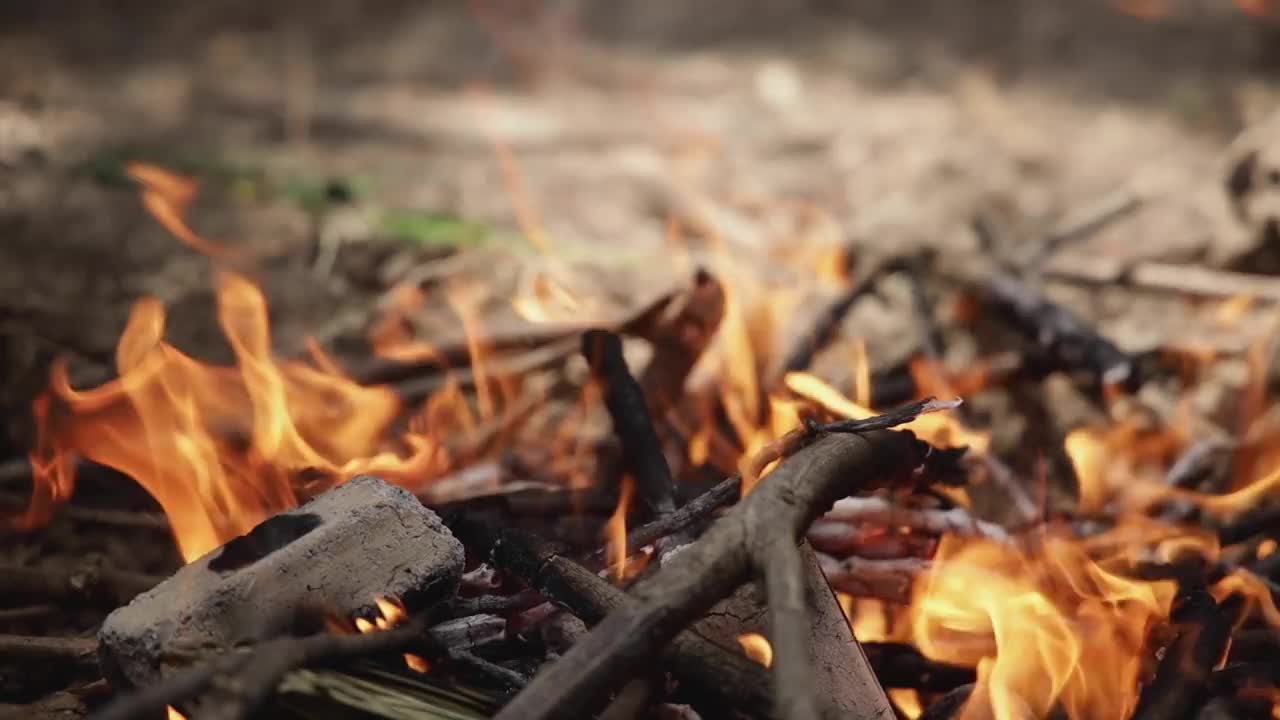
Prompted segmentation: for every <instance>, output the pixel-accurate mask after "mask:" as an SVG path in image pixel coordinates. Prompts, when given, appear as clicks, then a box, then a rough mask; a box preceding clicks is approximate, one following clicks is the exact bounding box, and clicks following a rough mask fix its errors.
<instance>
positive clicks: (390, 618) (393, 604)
mask: <svg viewBox="0 0 1280 720" xmlns="http://www.w3.org/2000/svg"><path fill="white" fill-rule="evenodd" d="M373 603H374V605H375V606H376V607H377V609H378V616H377V617H375V618H374V619H373V620H369V619H367V618H362V617H357V618H356V619H355V626H356V630H359V631H360V632H362V633H371V632H376V631H379V630H389V629H391V628H393V627H395V626H397V625H399V624H401V623H403V622H404V621H405V619H407V618H408V614H407V613H406V612H405V610H404V606H403V605H401V604H400V601H399V600H397V599H396V598H393V597H387V596H385V595H378V596H376V597H374V599H373ZM404 663H405V665H408V666H409V669H410V670H414V671H415V672H420V673H425V672H429V671H430V670H431V663H429V662H427V659H426V658H424V657H422V656H421V655H415V654H413V653H404Z"/></svg>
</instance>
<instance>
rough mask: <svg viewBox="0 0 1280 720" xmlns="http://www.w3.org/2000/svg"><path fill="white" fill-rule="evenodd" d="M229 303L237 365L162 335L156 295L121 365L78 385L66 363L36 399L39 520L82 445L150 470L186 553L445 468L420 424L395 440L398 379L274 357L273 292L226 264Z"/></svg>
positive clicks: (143, 473)
mask: <svg viewBox="0 0 1280 720" xmlns="http://www.w3.org/2000/svg"><path fill="white" fill-rule="evenodd" d="M218 317H219V322H220V324H221V325H222V329H223V331H224V332H225V333H226V336H227V339H228V340H229V341H230V344H231V347H232V349H233V350H234V353H235V357H236V366H235V367H216V366H210V365H206V364H203V363H201V362H199V361H197V360H195V359H194V358H192V357H190V356H188V355H186V354H184V353H182V352H181V351H180V350H178V349H177V348H175V347H173V346H172V345H169V344H167V343H165V342H164V341H163V339H162V338H163V335H164V326H165V313H164V309H163V308H162V307H161V305H160V303H159V302H157V301H156V300H151V299H148V300H142V301H140V302H139V303H138V304H137V305H136V306H135V307H134V310H133V314H132V315H131V317H130V319H129V323H128V326H127V327H126V328H125V332H124V335H123V336H122V338H121V340H120V346H119V348H118V350H117V353H116V364H117V368H118V370H119V373H120V377H119V379H117V380H113V381H111V382H109V383H107V384H105V385H103V386H101V387H98V388H95V389H92V390H85V391H80V390H76V389H74V388H72V387H71V384H70V381H69V380H68V377H67V373H66V368H65V367H64V366H63V365H61V364H58V365H55V367H54V371H53V379H52V383H51V388H50V391H49V394H48V395H46V396H43V397H42V398H41V399H39V400H38V401H37V404H36V410H37V418H38V420H39V421H40V426H39V428H38V431H39V434H40V441H39V443H38V445H37V451H36V452H37V457H36V458H35V460H36V461H35V463H34V465H33V467H34V474H35V483H36V486H37V488H38V491H37V493H36V495H35V497H36V498H37V500H36V501H34V502H33V504H32V507H31V509H30V510H29V512H28V515H27V522H28V523H31V522H36V521H38V520H39V516H40V514H41V513H43V512H47V506H48V504H49V502H48V501H50V500H64V499H66V497H67V496H68V495H69V494H70V490H71V488H72V487H73V484H74V468H75V460H74V458H75V457H76V456H83V457H86V458H88V459H90V460H94V461H96V462H99V463H102V464H105V465H110V466H112V467H114V468H117V469H119V470H121V471H122V472H125V473H127V474H129V475H130V476H132V477H133V478H135V479H136V480H137V481H138V482H139V483H141V484H142V485H143V487H145V488H146V489H147V491H148V492H150V493H151V495H152V496H153V497H155V498H156V500H157V501H159V503H160V505H161V507H163V509H164V511H165V514H166V515H167V516H168V518H169V521H170V523H171V524H172V526H173V530H174V535H175V537H176V538H177V541H178V546H179V549H180V550H181V552H182V555H183V557H184V558H186V559H187V560H188V561H190V560H192V559H195V558H197V557H199V556H201V555H203V554H204V553H206V552H208V551H209V550H212V549H213V548H215V547H217V546H218V545H219V544H220V543H222V542H225V541H226V540H228V539H230V538H232V537H235V536H237V535H240V534H242V533H244V532H247V531H248V530H250V529H251V528H253V527H254V526H255V525H257V524H258V523H259V522H261V521H262V520H264V519H266V518H267V517H268V516H270V515H271V514H273V513H276V512H279V511H281V510H284V509H287V508H290V507H293V506H295V505H297V503H298V501H299V497H300V495H308V494H312V493H314V492H315V491H317V490H321V489H324V488H325V487H327V486H329V485H332V484H335V483H339V482H342V481H344V480H346V479H348V478H350V477H353V476H355V475H357V474H360V473H377V474H380V475H382V476H384V477H387V478H389V479H394V480H398V481H401V482H403V483H410V484H412V483H418V482H422V481H424V480H427V479H429V478H431V477H433V476H436V475H438V474H440V473H441V472H442V471H443V470H444V468H445V457H444V455H443V453H442V452H441V450H440V447H439V444H438V443H436V442H433V441H432V440H430V439H429V438H427V437H425V436H423V435H413V434H409V435H404V436H403V437H402V442H403V445H404V447H405V449H404V450H401V451H399V452H396V451H393V450H391V449H387V448H386V447H385V440H384V439H385V438H387V437H389V436H391V435H392V433H391V432H390V426H391V423H392V421H393V420H394V419H395V418H396V417H397V415H398V414H399V412H400V402H399V400H398V398H397V397H396V396H395V394H394V393H393V392H392V391H391V390H389V389H386V388H369V387H362V386H360V385H357V384H356V383H354V382H352V381H350V380H348V379H346V378H344V377H342V376H339V375H334V374H332V373H329V372H325V371H323V370H320V369H317V368H315V367H312V366H310V365H307V364H304V363H302V362H279V363H278V362H276V361H275V360H273V359H272V357H271V343H270V331H269V326H268V322H267V308H266V301H265V299H264V298H263V296H262V294H261V292H259V291H258V289H257V288H256V287H254V286H253V284H252V283H250V282H249V281H248V280H246V279H244V278H243V277H240V276H238V275H233V274H226V275H223V276H222V277H221V282H220V287H219V289H218Z"/></svg>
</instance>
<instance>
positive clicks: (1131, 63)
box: [0, 0, 1280, 701]
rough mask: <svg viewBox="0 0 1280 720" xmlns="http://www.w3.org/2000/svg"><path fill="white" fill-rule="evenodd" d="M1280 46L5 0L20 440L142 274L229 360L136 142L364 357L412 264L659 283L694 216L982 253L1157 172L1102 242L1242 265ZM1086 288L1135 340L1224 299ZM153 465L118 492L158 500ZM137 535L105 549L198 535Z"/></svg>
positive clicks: (795, 3)
mask: <svg viewBox="0 0 1280 720" xmlns="http://www.w3.org/2000/svg"><path fill="white" fill-rule="evenodd" d="M1120 4H1124V5H1126V6H1129V7H1130V8H1131V9H1133V8H1137V9H1140V10H1141V9H1145V10H1148V11H1149V10H1151V9H1152V8H1159V7H1163V8H1164V9H1165V13H1164V15H1163V17H1160V18H1156V19H1143V18H1139V17H1136V16H1134V15H1132V14H1125V13H1122V12H1120V11H1118V10H1117V9H1116V6H1117V5H1120ZM1278 49H1280V30H1277V25H1276V24H1275V23H1274V22H1272V21H1268V20H1261V19H1257V18H1252V17H1250V16H1248V15H1246V14H1245V13H1243V12H1241V11H1239V10H1238V9H1236V8H1235V7H1234V6H1232V4H1231V3H1229V2H1227V0H1221V2H1211V1H1209V0H1200V1H1199V2H1193V0H1185V2H1175V1H1172V0H1171V1H1170V2H1164V3H1159V2H1135V1H1132V0H1131V1H1130V2H1127V3H1119V2H1116V3H1104V2H1101V0H1082V1H1080V2H1064V1H1063V0H1026V1H1024V2H1018V1H1017V0H981V1H979V0H970V1H967V2H958V1H957V0H869V1H867V2H859V3H842V2H833V1H831V0H807V1H804V0H765V1H764V2H743V1H742V0H707V1H704V2H700V3H696V4H687V3H682V2H678V1H676V0H663V1H661V2H645V3H630V4H626V5H621V4H618V3H611V2H600V1H594V0H562V1H559V2H556V1H553V0H546V1H545V2H520V1H517V0H488V1H477V2H469V3H414V2H402V1H399V0H397V1H394V2H391V1H383V0H380V1H378V2H373V1H371V0H365V1H361V0H326V1H323V2H301V1H300V0H281V1H278V2H261V1H260V0H256V1H254V2H249V1H247V0H228V1H227V2H220V3H196V2H191V3H160V2H154V1H151V0H115V1H114V2H101V1H99V0H68V1H66V2H59V3H20V2H19V3H4V4H3V6H2V7H0V237H2V238H3V239H4V242H3V245H2V246H0V253H2V255H0V257H2V260H0V368H2V370H0V413H3V417H5V418H6V420H7V422H6V433H5V436H4V437H0V451H2V452H0V454H2V455H5V456H17V455H20V454H21V453H22V451H23V450H24V449H25V448H26V446H27V444H28V443H29V442H30V432H29V427H28V424H29V423H28V420H27V419H28V416H29V411H28V407H29V402H30V399H31V397H32V395H33V394H34V393H35V392H36V391H38V390H39V388H41V387H42V386H43V385H44V382H45V377H46V374H47V368H48V363H49V361H50V359H51V358H52V357H53V356H55V355H67V356H70V357H71V358H72V359H73V362H74V366H75V367H76V371H77V373H79V374H80V376H82V377H84V378H95V377H97V378H101V377H103V376H104V375H105V374H107V373H109V371H110V367H111V362H112V357H113V351H114V346H115V342H116V339H117V338H118V336H119V334H120V332H121V330H122V328H123V327H124V323H125V321H126V319H127V317H128V312H129V307H130V305H131V304H132V303H133V301H135V300H136V299H138V298H139V297H141V296H144V295H154V296H157V297H159V298H160V299H162V300H163V301H164V302H165V304H166V305H167V306H168V307H169V308H170V313H171V322H170V337H171V338H172V339H173V340H174V342H176V343H177V344H178V345H179V346H180V347H182V348H184V349H186V350H188V351H190V352H192V353H195V354H197V355H200V356H203V357H210V358H214V359H220V358H225V357H226V354H227V349H226V348H225V347H224V346H223V343H222V341H221V339H220V334H219V333H218V330H217V327H216V324H215V323H214V318H213V302H212V287H213V279H214V270H213V266H212V265H211V263H210V261H209V260H208V259H207V258H205V257H202V256H201V255H199V254H198V253H196V252H194V251H193V250H191V249H190V248H189V247H187V246H185V245H183V244H182V243H180V242H178V241H177V240H175V239H174V238H173V237H172V236H171V235H170V234H169V233H168V232H167V231H165V230H164V229H162V228H161V227H159V226H158V225H157V223H156V222H155V221H154V220H153V219H152V218H151V217H149V216H148V214H147V213H146V212H145V210H144V209H143V208H142V206H141V204H140V203H139V201H138V197H137V189H136V187H134V186H133V184H132V183H131V182H130V181H129V180H128V178H127V177H126V176H125V164H126V163H127V162H129V161H136V160H142V161H148V162H153V163H155V164H157V165H160V166H163V167H168V168H170V169H174V170H179V171H182V172H186V173H189V174H191V175H193V176H196V177H198V178H199V179H200V180H201V182H202V186H201V188H202V192H201V195H200V196H199V198H198V200H197V202H196V204H195V206H194V208H193V210H192V218H191V224H192V225H193V226H194V227H195V228H197V229H198V230H199V231H200V232H201V233H203V234H204V235H205V236H207V237H209V238H213V239H216V240H218V241H220V242H224V243H226V244H228V245H233V246H236V247H242V248H247V249H249V250H250V252H251V253H252V254H253V255H254V256H255V261H254V262H253V264H252V268H251V273H252V274H253V275H254V277H255V278H257V279H258V280H260V282H261V283H262V284H263V287H264V288H265V289H266V291H267V293H268V294H269V296H270V298H271V303H272V315H273V321H274V323H275V334H276V340H277V342H278V344H279V345H280V350H281V352H284V353H289V352H295V351H296V350H297V349H298V348H299V347H300V344H301V341H302V339H303V338H304V337H305V336H307V335H314V336H316V337H318V338H320V339H321V341H322V342H323V343H324V344H325V345H326V346H328V347H330V348H333V349H334V350H335V351H336V352H337V353H338V354H339V356H340V357H343V358H355V357H359V356H362V355H363V354H364V353H365V348H364V345H363V341H362V338H363V337H364V335H365V333H366V331H367V329H368V327H369V324H370V322H371V318H372V316H373V311H374V309H375V307H376V305H377V302H378V299H379V298H380V297H382V296H383V294H384V293H386V292H387V290H388V289H389V288H390V286H391V285H392V284H393V281H394V280H395V279H396V278H399V277H403V276H404V274H405V273H406V272H409V270H410V269H411V268H413V267H425V266H429V265H430V263H432V262H439V261H438V258H440V257H441V256H444V255H448V254H450V253H453V252H455V251H457V250H459V249H461V250H463V251H465V252H480V253H491V254H489V255H485V257H488V258H494V257H502V258H508V257H514V258H516V260H514V261H509V260H503V261H502V262H496V261H495V262H492V263H491V262H485V263H480V264H477V265H475V266H473V267H472V268H471V269H470V272H472V273H474V274H475V275H477V276H479V277H482V278H483V277H488V276H493V277H498V276H501V277H503V278H506V279H505V280H503V281H502V282H501V283H499V282H496V281H495V287H494V288H493V289H491V292H492V294H493V295H494V296H495V297H497V298H499V299H502V297H503V295H504V293H505V292H506V290H504V289H503V288H506V287H508V286H507V285H505V284H503V283H507V282H511V283H515V282H518V279H512V277H514V276H511V275H510V273H508V272H507V271H506V270H505V269H504V268H506V267H507V265H508V264H510V263H512V262H514V263H516V264H520V263H533V262H536V260H537V255H538V253H537V252H536V250H538V249H539V248H540V247H542V248H545V249H546V251H547V253H548V254H550V255H552V256H555V257H557V258H561V259H568V260H569V261H571V262H572V263H574V264H575V267H576V268H578V269H581V268H583V267H592V268H594V269H595V270H597V271H599V272H607V273H608V277H609V278H611V280H610V281H609V282H608V283H601V282H600V281H596V285H597V286H599V285H605V284H607V285H609V286H611V287H613V288H614V290H615V295H617V296H618V297H617V298H616V302H618V303H622V304H625V303H626V302H628V297H631V296H639V295H642V293H638V292H631V289H633V288H641V289H644V288H652V287H653V286H655V285H656V284H660V283H665V282H669V281H670V280H671V278H674V277H677V276H680V275H681V274H682V273H684V272H685V271H686V270H687V267H688V265H687V263H686V262H685V261H684V259H683V258H684V255H683V254H682V253H681V252H677V251H675V250H673V249H672V245H671V244H670V242H669V226H670V219H671V218H672V217H673V216H679V217H681V218H683V219H684V220H685V221H686V222H685V223H684V225H685V227H686V232H687V233H688V234H689V235H691V236H695V237H697V238H699V241H700V242H702V243H704V244H705V245H707V246H716V247H719V248H720V250H718V251H715V252H712V251H708V252H707V256H708V258H709V259H707V258H702V260H704V261H706V262H710V263H712V264H714V263H715V262H716V258H717V257H720V258H721V259H723V258H724V257H725V256H729V257H733V258H734V262H735V263H738V264H744V263H745V264H750V263H751V262H755V263H756V264H757V265H759V266H762V267H765V268H767V267H768V265H769V263H768V261H767V260H766V258H768V257H770V256H771V255H772V254H774V253H779V252H789V251H790V250H792V249H794V248H795V247H796V246H799V245H802V244H811V245H815V246H829V247H842V246H850V247H852V248H853V249H854V253H855V258H856V257H857V256H859V255H860V254H862V253H867V254H875V253H877V252H885V251H889V250H894V249H900V248H902V247H908V246H916V245H932V246H936V247H938V248H940V249H941V250H943V251H944V252H945V253H950V254H952V256H954V257H959V256H964V255H966V254H971V253H974V252H976V244H975V241H974V239H973V237H972V233H971V232H970V230H969V221H970V219H971V218H972V217H973V216H974V214H975V213H976V212H979V211H982V212H987V213H992V214H994V215H996V216H998V217H1000V218H1002V219H1003V220H1004V221H1005V222H1006V223H1008V225H1009V227H1010V228H1013V229H1014V232H1015V234H1017V235H1018V236H1019V237H1033V236H1037V235H1039V234H1040V233H1042V232H1044V231H1045V229H1046V228H1048V227H1050V226H1052V225H1053V224H1054V222H1055V221H1056V220H1057V219H1058V218H1061V217H1062V216H1064V215H1067V214H1069V213H1071V212H1072V211H1074V210H1077V209H1079V208H1081V207H1083V206H1087V205H1089V204H1090V203H1092V202H1094V201H1096V200H1097V199H1098V198H1100V197H1104V196H1107V195H1109V194H1113V193H1116V192H1118V191H1124V190H1131V191H1137V192H1141V193H1142V194H1144V195H1145V196H1149V198H1150V199H1149V200H1148V201H1147V202H1146V203H1145V204H1144V206H1143V207H1142V208H1141V209H1140V210H1139V211H1138V212H1136V213H1134V214H1133V215H1131V216H1129V217H1127V218H1125V219H1124V220H1122V221H1120V222H1117V223H1114V224H1112V225H1110V226H1108V227H1107V228H1106V229H1105V230H1104V231H1102V232H1100V233H1098V234H1096V235H1094V236H1092V237H1090V238H1089V239H1088V240H1087V241H1086V242H1084V243H1081V244H1079V245H1074V246H1072V247H1071V248H1070V249H1069V250H1068V251H1067V253H1069V254H1076V255H1078V256H1081V257H1112V258H1116V259H1126V260H1127V259H1135V258H1147V259H1159V260H1165V261H1197V262H1205V263H1209V264H1212V265H1219V266H1225V265H1228V264H1229V263H1230V260H1231V258H1232V257H1234V256H1238V255H1239V254H1240V253H1242V252H1247V251H1250V250H1257V249H1258V248H1259V247H1260V244H1259V243H1260V242H1261V239H1262V238H1263V237H1264V236H1265V232H1264V229H1263V228H1264V226H1265V224H1266V222H1267V220H1268V218H1272V217H1275V216H1274V215H1270V214H1268V213H1269V212H1270V211H1268V210H1266V209H1265V207H1264V206H1265V201H1255V200H1252V199H1251V200H1250V202H1252V203H1253V205H1251V206H1250V207H1249V209H1248V211H1247V212H1245V213H1244V215H1243V216H1241V215H1240V214H1238V213H1236V212H1235V211H1234V210H1233V208H1232V207H1231V206H1230V205H1229V203H1228V202H1227V197H1226V194H1225V193H1224V184H1225V181H1226V178H1227V175H1228V172H1229V170H1230V168H1231V164H1232V162H1233V161H1234V160H1235V159H1236V158H1238V156H1239V155H1240V153H1241V152H1243V151H1244V149H1245V148H1254V147H1260V148H1264V149H1265V148H1272V149H1274V150H1277V151H1280V133H1275V132H1269V131H1268V130H1267V128H1268V127H1272V128H1275V127H1277V126H1278V125H1277V124H1276V123H1275V122H1274V121H1273V122H1272V124H1271V125H1270V126H1268V125H1267V124H1266V122H1267V119H1268V118H1269V117H1270V116H1271V115H1272V113H1273V111H1274V110H1275V109H1276V107H1277V99H1280V88H1278V87H1277V85H1276V82H1275V80H1276V73H1277V70H1280V50H1278ZM1278 184H1280V183H1278ZM1251 197H1252V196H1251ZM1258 208H1262V209H1258ZM690 228H692V229H690ZM711 236H714V237H715V238H717V239H716V241H715V242H714V243H712V242H709V241H708V240H707V238H708V237H711ZM334 253H336V254H334ZM717 253H718V254H717ZM743 258H749V259H755V260H743ZM584 282H587V281H584ZM779 282H783V283H790V284H792V285H795V286H796V287H797V288H800V289H806V288H808V287H809V286H816V285H817V283H816V281H814V280H813V279H812V278H809V277H804V276H794V275H790V276H786V277H784V278H782V279H781V280H779ZM1055 292H1060V296H1061V297H1062V298H1063V299H1064V300H1066V301H1069V302H1071V303H1073V304H1074V305H1075V306H1076V307H1078V308H1080V309H1082V310H1083V311H1084V312H1085V313H1086V314H1087V315H1088V316H1089V317H1091V318H1093V319H1094V320H1095V321H1097V322H1099V323H1100V326H1101V327H1103V328H1104V329H1106V330H1108V331H1109V332H1110V333H1111V334H1112V336H1113V337H1114V338H1115V339H1116V340H1117V341H1118V342H1120V343H1121V344H1122V345H1124V346H1126V348H1130V349H1135V350H1136V349H1147V348H1151V347H1157V346H1160V345H1162V344H1166V343H1168V342H1170V340H1171V339H1177V338H1178V337H1180V336H1185V335H1186V334H1188V333H1193V332H1195V331H1196V330H1195V327H1196V326H1195V322H1196V321H1195V320H1194V318H1198V317H1200V314H1203V313H1202V312H1201V311H1202V310H1204V309H1203V308H1197V307H1192V306H1188V305H1185V304H1184V303H1182V301H1180V300H1179V301H1177V302H1176V303H1174V304H1170V303H1169V301H1168V300H1167V299H1166V300H1154V299H1149V298H1139V297H1135V296H1133V295H1132V294H1131V293H1124V292H1119V291H1116V292H1111V291H1108V292H1104V293H1082V292H1080V291H1078V290H1077V291H1074V292H1073V291H1072V290H1071V289H1070V288H1059V289H1057V290H1055ZM1142 303H1147V305H1150V307H1149V308H1148V307H1147V305H1142ZM1135 304H1137V305H1135ZM1134 307H1141V308H1145V309H1142V310H1140V311H1135V310H1134ZM876 312H877V311H874V310H871V311H867V312H863V313H862V315H861V316H855V318H853V319H852V320H851V322H865V323H866V324H867V326H868V327H869V328H871V329H869V330H868V331H867V334H868V335H869V337H870V340H871V343H870V345H871V347H872V355H873V359H875V358H877V357H878V358H881V359H883V358H888V357H892V356H893V354H894V352H896V351H894V350H891V349H889V345H891V344H892V343H893V341H894V336H895V335H897V336H901V335H902V334H903V333H902V332H901V327H900V325H895V322H896V320H894V319H893V317H896V316H886V317H888V318H889V319H885V318H877V317H873V316H874V315H876ZM1206 312H1207V311H1206ZM868 313H869V314H870V315H871V316H868ZM1197 313H1199V314H1197ZM876 328H878V329H876ZM876 333H880V335H881V336H883V337H884V338H885V341H884V343H882V344H877V342H876ZM118 487H119V485H118V484H112V483H110V482H106V484H105V485H104V488H108V489H106V490H103V491H102V492H101V493H100V495H99V496H96V497H97V501H100V502H102V503H103V504H106V505H119V506H136V505H138V504H139V503H141V502H142V501H141V500H140V499H139V495H140V494H127V493H126V494H121V493H120V492H119V491H118ZM93 488H94V483H93V482H92V481H91V482H89V484H88V487H87V489H86V492H87V497H88V498H89V500H88V501H87V502H90V503H93V502H95V495H94V490H93ZM23 491H24V488H23V487H22V486H21V484H18V485H12V486H10V487H8V488H7V489H6V492H9V493H11V494H13V495H14V497H18V496H20V494H21V493H22V492H23ZM11 499H12V498H11ZM67 532H68V529H67V526H66V525H65V524H64V523H63V522H62V521H60V522H59V523H58V524H55V525H54V526H53V527H51V528H50V529H49V530H47V531H43V532H41V533H37V534H36V535H33V536H27V537H24V538H21V539H14V538H6V540H5V544H6V545H7V546H8V547H7V548H5V551H4V554H5V555H6V560H7V561H10V562H13V561H17V562H25V561H26V560H30V559H31V558H34V557H37V556H41V555H43V556H45V557H47V556H49V555H50V554H51V552H52V554H57V552H55V551H58V549H59V548H63V549H65V550H67V552H66V553H65V554H67V555H68V556H69V557H71V556H74V559H75V560H76V561H77V562H78V561H79V560H81V559H83V558H81V557H79V556H80V555H81V554H82V551H83V544H82V543H81V542H80V541H77V542H73V543H71V544H70V545H68V546H65V547H64V546H62V545H60V543H61V542H62V538H64V537H65V534H66V533H67ZM142 532H146V531H142ZM153 537H154V536H153ZM152 544H153V545H155V543H152ZM143 545H146V544H145V543H143ZM135 546H136V543H135V542H133V541H132V540H131V537H123V536H122V537H120V538H114V539H111V540H109V541H107V540H104V541H103V542H102V547H101V548H98V550H99V551H100V552H102V553H106V554H109V555H110V554H114V555H115V556H116V557H115V558H114V559H113V560H110V561H109V562H108V564H112V565H116V566H126V567H127V566H130V563H132V568H133V569H135V570H139V571H146V572H157V573H163V572H167V571H168V570H170V569H172V567H173V566H175V564H176V556H175V555H174V554H173V553H172V551H171V550H170V549H168V548H164V547H160V548H157V550H156V553H151V554H144V555H145V556H144V557H138V558H135V559H134V560H133V561H131V560H130V559H128V557H127V556H128V555H129V551H128V550H127V548H131V547H135ZM51 548H52V549H53V550H52V551H51ZM122 548H125V549H124V550H122ZM24 558H25V559H26V560H24ZM68 562H71V560H68ZM94 621H95V619H94V618H93V617H85V618H72V619H70V620H69V621H68V622H69V623H70V624H71V625H73V626H79V627H80V629H87V628H89V627H91V626H92V624H93V622H94ZM55 686H56V683H54V682H51V683H50V687H55ZM37 689H38V688H37ZM44 689H49V688H44ZM32 690H33V688H32V687H31V686H28V687H27V688H25V689H24V690H23V691H21V692H20V691H19V690H18V689H17V688H16V687H15V686H13V685H12V684H7V685H5V686H0V694H2V695H4V696H5V699H6V700H8V701H14V700H19V699H29V697H20V696H23V695H26V696H29V695H30V693H31V691H32Z"/></svg>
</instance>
